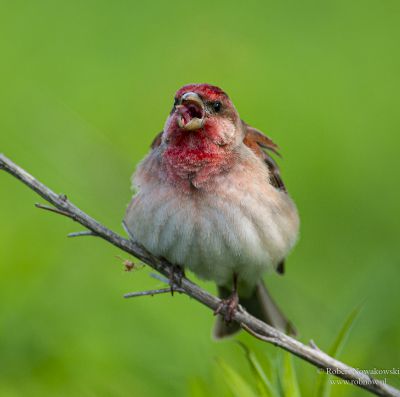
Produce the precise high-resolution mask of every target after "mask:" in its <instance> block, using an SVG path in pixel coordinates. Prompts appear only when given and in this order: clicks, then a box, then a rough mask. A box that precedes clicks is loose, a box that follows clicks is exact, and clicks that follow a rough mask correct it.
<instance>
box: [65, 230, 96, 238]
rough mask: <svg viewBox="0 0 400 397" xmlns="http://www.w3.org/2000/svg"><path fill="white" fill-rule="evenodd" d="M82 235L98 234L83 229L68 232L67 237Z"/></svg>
mask: <svg viewBox="0 0 400 397" xmlns="http://www.w3.org/2000/svg"><path fill="white" fill-rule="evenodd" d="M82 236H97V234H96V233H93V232H91V231H90V230H83V231H82V232H73V233H68V235H67V237H82Z"/></svg>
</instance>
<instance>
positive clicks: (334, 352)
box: [316, 305, 362, 397]
mask: <svg viewBox="0 0 400 397" xmlns="http://www.w3.org/2000/svg"><path fill="white" fill-rule="evenodd" d="M361 307H362V305H358V306H356V307H355V308H354V309H353V310H352V311H351V312H350V314H349V315H348V316H347V318H346V321H345V322H344V323H343V326H342V327H341V329H340V330H339V333H338V335H337V336H336V338H335V340H334V342H333V344H332V346H331V347H330V349H329V350H328V354H329V355H330V356H331V357H335V358H337V357H338V356H339V355H340V353H341V352H342V350H343V347H344V345H345V343H346V341H347V338H348V336H349V334H350V331H351V329H352V327H353V324H354V321H355V320H356V318H357V316H358V314H359V313H360V310H361ZM328 381H329V375H328V374H326V373H325V372H321V373H320V374H319V379H318V382H317V389H316V390H317V392H316V397H328V396H329V390H330V384H329V382H328Z"/></svg>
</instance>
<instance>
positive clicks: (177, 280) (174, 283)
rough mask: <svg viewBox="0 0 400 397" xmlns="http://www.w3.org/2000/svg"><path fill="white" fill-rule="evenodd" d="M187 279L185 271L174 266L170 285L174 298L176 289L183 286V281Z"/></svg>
mask: <svg viewBox="0 0 400 397" xmlns="http://www.w3.org/2000/svg"><path fill="white" fill-rule="evenodd" d="M184 277H185V270H184V269H183V268H182V267H181V266H179V265H172V266H171V271H170V273H169V285H170V288H171V295H172V296H174V287H180V286H181V285H182V279H183V278H184Z"/></svg>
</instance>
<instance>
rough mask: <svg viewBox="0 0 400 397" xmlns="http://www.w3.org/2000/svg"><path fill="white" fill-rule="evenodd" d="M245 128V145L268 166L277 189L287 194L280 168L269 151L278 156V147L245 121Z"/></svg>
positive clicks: (272, 181)
mask: <svg viewBox="0 0 400 397" xmlns="http://www.w3.org/2000/svg"><path fill="white" fill-rule="evenodd" d="M243 127H244V129H245V137H244V140H243V143H244V144H245V145H246V146H247V147H249V148H250V149H251V150H252V151H253V152H254V153H255V154H256V155H257V156H258V157H260V159H262V160H263V161H264V162H265V164H266V165H267V167H268V169H269V171H270V172H271V183H272V185H273V186H275V187H276V188H277V189H280V190H283V191H284V192H286V187H285V184H284V183H283V180H282V178H281V174H280V171H279V167H278V165H277V164H276V162H275V160H274V159H273V158H272V157H271V156H270V154H269V151H270V152H273V153H275V154H277V155H278V156H280V154H279V153H278V146H277V145H276V144H275V143H274V142H273V141H272V140H271V139H270V138H268V137H267V136H266V135H264V134H263V133H262V132H261V131H259V130H257V129H256V128H253V127H250V126H249V125H248V124H246V123H245V122H244V121H243Z"/></svg>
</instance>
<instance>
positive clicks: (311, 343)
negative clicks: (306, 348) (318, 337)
mask: <svg viewBox="0 0 400 397" xmlns="http://www.w3.org/2000/svg"><path fill="white" fill-rule="evenodd" d="M308 344H309V345H310V346H311V347H312V348H313V349H315V350H318V351H321V349H320V348H319V347H318V346H317V345H316V344H315V342H314V341H313V340H312V339H310V342H308Z"/></svg>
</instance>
